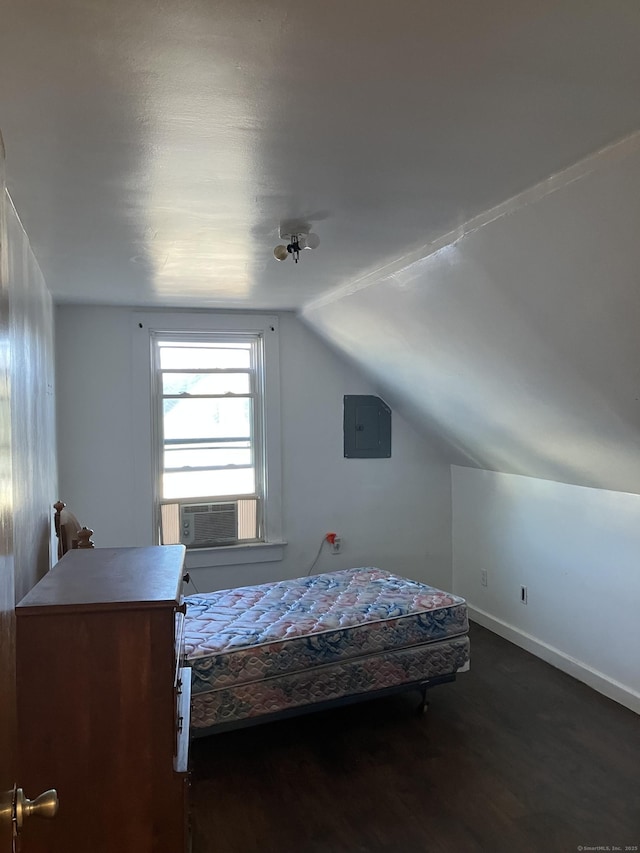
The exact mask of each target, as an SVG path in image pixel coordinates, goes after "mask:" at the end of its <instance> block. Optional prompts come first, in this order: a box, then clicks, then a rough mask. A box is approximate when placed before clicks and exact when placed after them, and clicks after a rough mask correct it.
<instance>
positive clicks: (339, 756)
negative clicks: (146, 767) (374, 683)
mask: <svg viewBox="0 0 640 853" xmlns="http://www.w3.org/2000/svg"><path fill="white" fill-rule="evenodd" d="M471 667H472V669H471V671H470V672H469V673H466V674H463V675H460V676H459V677H458V680H457V681H456V682H455V683H454V684H446V685H441V686H439V687H437V688H434V690H433V691H432V693H431V705H430V708H429V711H428V713H427V714H426V715H425V716H424V717H418V716H417V715H416V714H415V710H414V709H415V706H416V704H417V701H418V696H417V694H403V695H400V696H393V697H391V698H386V699H380V700H377V701H373V702H366V703H362V704H359V705H353V706H350V707H346V708H341V709H338V710H334V711H326V712H323V713H319V714H310V715H307V716H304V717H299V718H297V719H293V720H289V721H284V722H279V723H272V724H270V725H264V726H258V727H256V728H253V729H245V730H243V731H237V732H232V733H228V734H224V735H218V736H215V737H210V738H206V739H202V740H198V741H195V742H194V744H193V767H194V772H193V785H192V808H193V846H194V853H253V852H254V851H256V853H257V851H260V853H276V851H277V853H405V851H429V853H439V852H440V851H442V853H473V851H499V853H501V851H505V853H527V852H528V851H534V853H539V851H551V853H555V851H558V853H560V851H567V853H569V851H577V850H579V849H580V845H581V846H582V847H584V849H585V850H587V849H589V848H590V847H591V848H594V847H597V846H602V847H604V848H605V849H611V850H614V849H615V848H614V845H617V847H618V849H620V850H622V851H625V848H626V850H627V851H629V850H639V847H640V718H638V716H637V715H635V714H634V713H632V712H631V711H628V710H627V709H625V708H622V707H620V706H619V705H617V704H615V703H614V702H612V701H610V700H608V699H605V698H604V697H603V696H600V695H599V694H598V693H595V692H594V691H592V690H590V689H589V688H588V687H586V686H584V685H583V684H581V683H580V682H578V681H575V680H574V679H572V678H570V677H569V676H567V675H564V674H563V673H561V672H559V671H558V670H556V669H554V668H553V667H551V666H548V665H547V664H545V663H543V662H542V661H540V660H538V659H537V658H535V657H533V656H532V655H530V654H528V653H527V652H524V651H522V650H521V649H519V648H517V647H516V646H513V645H512V644H510V643H508V642H506V641H505V640H503V639H501V638H500V637H497V636H496V635H495V634H492V633H491V632H489V631H487V630H485V629H483V628H481V627H479V626H477V625H474V626H472V632H471Z"/></svg>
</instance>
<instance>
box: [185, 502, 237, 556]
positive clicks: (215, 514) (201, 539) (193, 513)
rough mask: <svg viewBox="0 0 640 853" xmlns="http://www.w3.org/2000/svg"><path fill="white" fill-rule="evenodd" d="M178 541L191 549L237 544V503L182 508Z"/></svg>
mask: <svg viewBox="0 0 640 853" xmlns="http://www.w3.org/2000/svg"><path fill="white" fill-rule="evenodd" d="M180 541H181V542H182V544H183V545H186V546H187V547H191V548H211V547H215V546H216V545H235V544H236V543H237V542H238V505H237V502H235V501H233V502H227V503H208V504H187V505H185V506H182V507H181V508H180Z"/></svg>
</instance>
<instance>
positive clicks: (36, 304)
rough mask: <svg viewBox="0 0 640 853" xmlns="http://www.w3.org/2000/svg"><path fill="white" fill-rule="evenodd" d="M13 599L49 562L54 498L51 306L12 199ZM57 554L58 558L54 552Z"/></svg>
mask: <svg viewBox="0 0 640 853" xmlns="http://www.w3.org/2000/svg"><path fill="white" fill-rule="evenodd" d="M4 204H5V210H6V227H7V247H8V252H7V262H8V283H9V287H8V294H9V352H10V365H11V366H10V379H11V386H10V398H11V432H12V441H11V448H12V481H13V547H14V563H15V575H16V578H15V593H16V601H19V600H20V599H21V598H22V597H23V596H24V595H25V594H26V593H27V592H28V591H29V590H30V589H31V587H32V586H33V585H34V584H35V583H36V582H37V581H38V580H39V579H40V578H41V577H42V575H44V574H45V572H46V571H47V570H48V569H49V568H50V566H51V560H52V556H51V555H52V539H55V537H54V536H53V535H52V510H51V504H52V503H53V501H54V500H55V493H56V476H57V474H56V439H55V405H54V352H53V349H54V348H53V306H52V301H51V295H50V294H49V291H48V290H47V287H46V284H45V281H44V278H43V277H42V273H41V272H40V268H39V266H38V264H37V261H36V259H35V257H34V255H33V252H32V251H31V247H30V245H29V240H28V237H27V235H26V233H25V231H24V229H23V227H22V225H21V223H20V220H19V218H18V215H17V213H16V211H15V209H14V207H13V205H12V203H11V199H10V198H9V197H8V195H7V196H5V198H4ZM53 553H55V552H53Z"/></svg>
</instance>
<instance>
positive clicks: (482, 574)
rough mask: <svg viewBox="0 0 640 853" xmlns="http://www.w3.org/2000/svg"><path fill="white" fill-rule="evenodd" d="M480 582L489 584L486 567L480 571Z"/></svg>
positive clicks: (483, 584)
mask: <svg viewBox="0 0 640 853" xmlns="http://www.w3.org/2000/svg"><path fill="white" fill-rule="evenodd" d="M480 583H481V584H482V586H489V579H488V577H487V570H486V569H482V571H481V572H480Z"/></svg>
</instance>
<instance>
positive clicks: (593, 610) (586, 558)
mask: <svg viewBox="0 0 640 853" xmlns="http://www.w3.org/2000/svg"><path fill="white" fill-rule="evenodd" d="M452 504H453V589H454V591H455V592H456V593H458V594H459V595H462V596H464V597H465V598H466V599H467V601H468V602H469V604H470V606H471V608H472V610H471V615H472V618H474V619H475V620H476V621H478V622H480V624H482V625H485V626H486V627H487V628H490V629H491V630H493V631H495V632H496V633H498V634H500V635H501V636H503V637H506V638H507V639H508V640H511V641H512V642H514V643H516V644H517V645H519V646H522V647H523V648H525V649H528V650H529V651H531V652H533V653H535V654H537V655H539V656H540V657H542V658H543V659H545V660H547V661H549V662H550V663H552V664H554V665H555V666H557V667H559V668H560V669H562V670H564V671H565V672H568V673H570V674H571V675H573V676H575V677H576V678H579V679H580V680H581V681H584V682H585V683H587V684H589V685H591V686H592V687H594V688H595V689H596V690H599V691H600V692H602V693H604V694H605V695H607V696H610V697H611V698H613V699H615V700H616V701H618V702H621V703H622V704H624V705H627V706H628V707H629V708H632V709H633V710H635V711H636V712H639V713H640V667H639V666H638V650H639V649H640V619H639V618H638V604H639V602H640V567H639V562H638V554H640V495H635V494H628V493H623V492H615V491H605V490H602V489H592V488H585V487H581V486H575V485H567V484H565V483H555V482H550V481H548V480H540V479H536V478H531V477H522V476H514V475H511V474H498V473H495V472H491V471H481V470H477V469H473V468H464V467H458V466H452ZM483 570H484V571H486V572H487V581H488V585H487V586H486V587H485V586H483V585H482V583H481V573H482V571H483ZM521 585H525V586H526V587H527V589H528V601H527V604H526V605H524V604H522V603H521V602H520V587H521ZM532 701H535V697H534V696H532Z"/></svg>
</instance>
